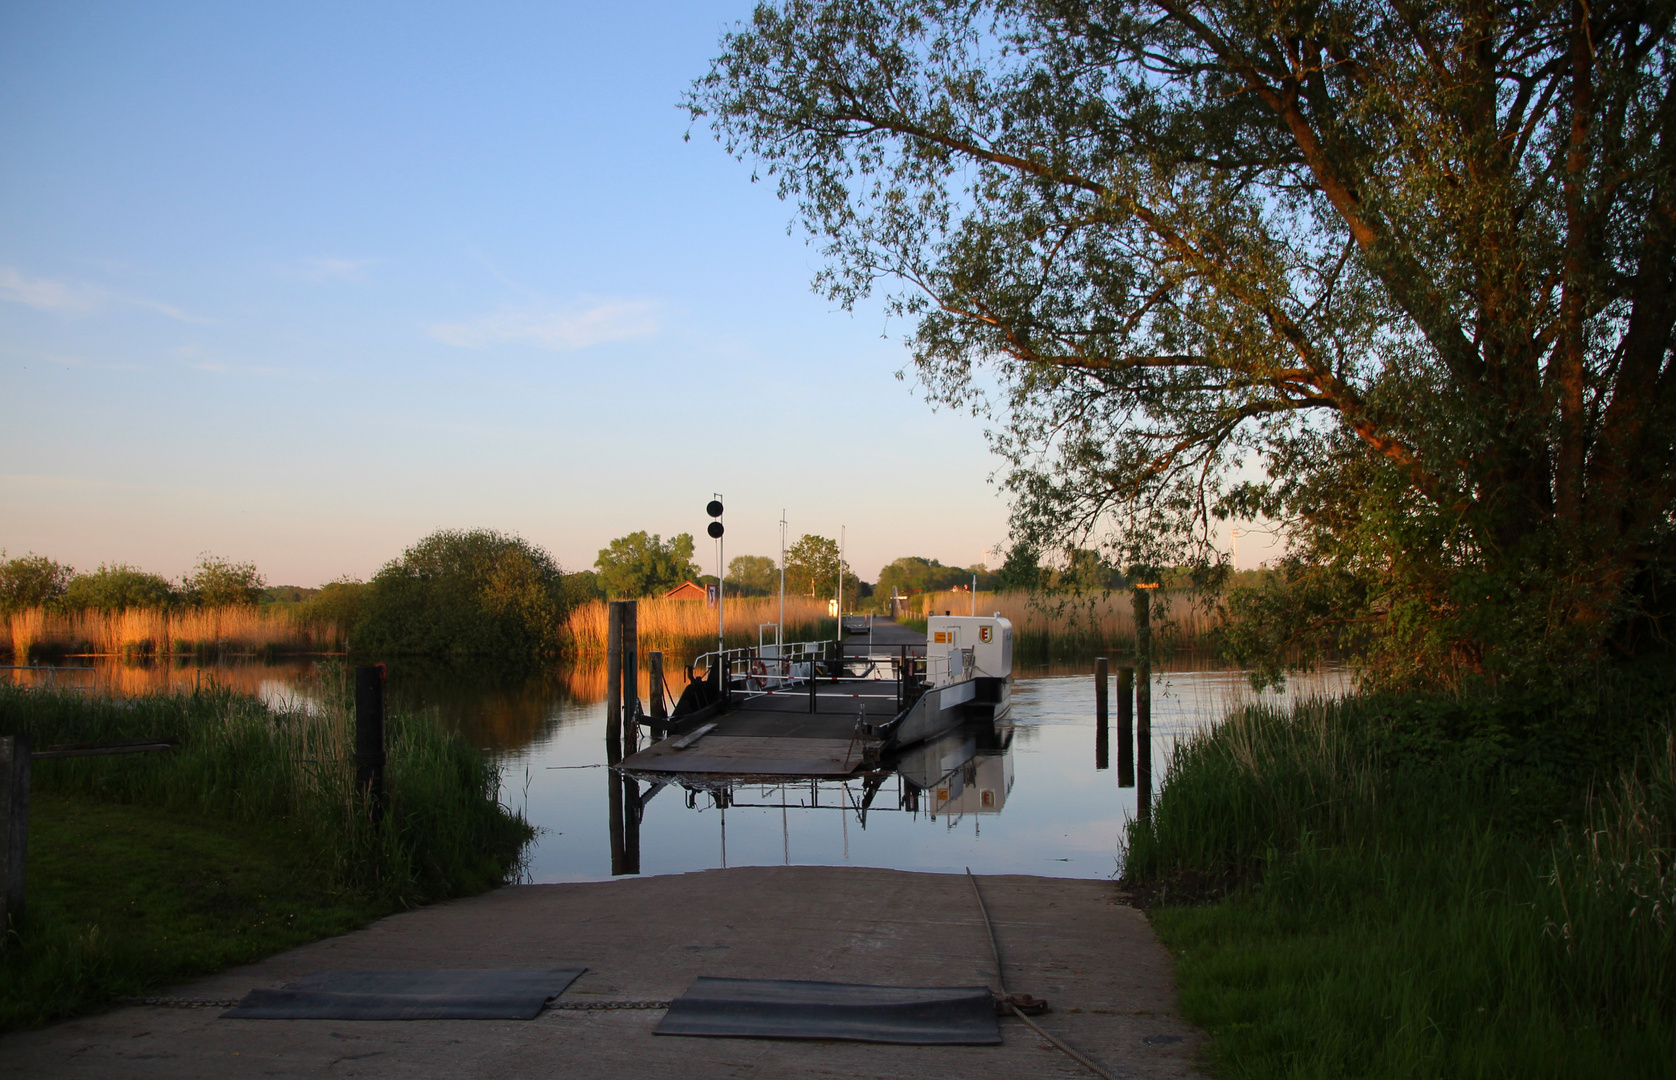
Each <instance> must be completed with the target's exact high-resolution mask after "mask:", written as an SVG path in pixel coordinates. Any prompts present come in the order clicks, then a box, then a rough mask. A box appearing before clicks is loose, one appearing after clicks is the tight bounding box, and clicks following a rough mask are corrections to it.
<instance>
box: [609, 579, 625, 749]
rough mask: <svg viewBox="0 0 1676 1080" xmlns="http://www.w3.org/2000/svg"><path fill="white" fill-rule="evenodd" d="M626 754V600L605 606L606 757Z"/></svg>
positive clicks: (615, 601)
mask: <svg viewBox="0 0 1676 1080" xmlns="http://www.w3.org/2000/svg"><path fill="white" fill-rule="evenodd" d="M622 754H623V602H622V601H621V600H613V601H611V602H610V603H608V604H607V605H606V606H605V760H606V761H607V762H609V763H610V764H612V765H615V764H617V762H619V761H621V760H622Z"/></svg>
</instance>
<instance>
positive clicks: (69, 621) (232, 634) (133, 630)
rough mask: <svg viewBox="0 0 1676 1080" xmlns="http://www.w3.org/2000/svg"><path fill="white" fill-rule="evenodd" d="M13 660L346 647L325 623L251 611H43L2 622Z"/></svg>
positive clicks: (16, 614)
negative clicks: (49, 655)
mask: <svg viewBox="0 0 1676 1080" xmlns="http://www.w3.org/2000/svg"><path fill="white" fill-rule="evenodd" d="M7 623H8V626H7V629H8V633H7V635H6V637H5V638H4V639H0V644H9V645H10V647H11V654H12V657H13V659H14V660H16V661H19V662H21V661H23V660H25V659H26V658H28V657H29V656H30V655H32V654H34V653H39V652H60V653H81V654H93V655H103V656H120V655H134V654H139V655H154V654H166V653H202V652H337V651H341V650H342V648H343V645H344V642H345V640H346V635H345V633H344V631H343V629H342V628H341V627H339V626H337V625H335V624H333V623H330V622H324V621H320V620H315V619H309V618H307V617H306V616H303V615H301V614H299V613H297V612H292V611H288V610H283V609H278V610H276V609H267V610H264V609H261V608H255V607H247V606H239V607H215V608H189V609H185V610H181V611H164V610H160V609H156V608H128V609H126V610H124V611H111V612H105V611H96V610H92V609H89V610H85V611H68V612H59V611H49V610H47V609H45V608H38V607H37V608H25V609H24V610H22V611H16V612H13V613H12V614H11V615H10V616H9V618H8V619H7Z"/></svg>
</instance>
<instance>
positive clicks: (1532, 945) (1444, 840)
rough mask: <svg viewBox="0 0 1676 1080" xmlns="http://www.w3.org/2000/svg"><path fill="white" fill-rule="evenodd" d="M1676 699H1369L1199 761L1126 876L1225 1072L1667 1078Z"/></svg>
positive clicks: (1653, 693)
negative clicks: (1672, 710) (1671, 704)
mask: <svg viewBox="0 0 1676 1080" xmlns="http://www.w3.org/2000/svg"><path fill="white" fill-rule="evenodd" d="M1668 700H1669V698H1668V688H1662V689H1660V688H1656V687H1655V688H1651V689H1650V688H1649V686H1648V685H1647V684H1646V683H1642V684H1640V685H1639V686H1632V685H1629V684H1628V683H1626V682H1623V681H1618V682H1614V683H1613V684H1612V685H1611V689H1610V691H1609V692H1599V691H1598V690H1597V691H1594V692H1591V693H1589V694H1573V695H1570V696H1568V697H1567V698H1565V699H1564V700H1561V701H1558V703H1556V701H1555V700H1549V701H1546V702H1509V701H1496V700H1490V699H1482V700H1442V699H1427V698H1408V699H1389V698H1357V699H1352V700H1348V701H1345V702H1340V703H1331V704H1328V703H1319V702H1317V703H1311V704H1308V705H1305V706H1302V707H1300V708H1298V709H1297V710H1296V711H1294V712H1292V713H1290V714H1281V713H1275V712H1269V711H1263V710H1250V711H1246V712H1243V713H1240V714H1237V715H1236V716H1234V717H1232V718H1230V720H1229V721H1228V722H1226V723H1225V724H1223V725H1221V726H1220V727H1219V728H1217V729H1216V730H1215V731H1213V732H1211V733H1209V734H1207V735H1205V736H1204V737H1202V738H1199V739H1197V740H1194V741H1192V742H1190V743H1187V744H1185V745H1183V746H1182V747H1180V748H1179V749H1178V751H1177V753H1176V755H1175V757H1174V759H1173V761H1172V762H1171V765H1170V770H1169V774H1168V777H1167V780H1166V783H1165V786H1164V788H1163V790H1162V793H1161V796H1160V800H1159V804H1158V807H1157V812H1156V813H1155V815H1154V818H1153V821H1152V823H1151V824H1149V825H1143V824H1139V823H1137V824H1136V825H1134V826H1133V827H1132V828H1131V830H1130V862H1129V866H1128V871H1127V872H1128V876H1129V880H1130V884H1131V885H1132V886H1133V887H1134V888H1135V889H1136V890H1137V891H1138V892H1139V894H1140V895H1142V896H1143V897H1144V898H1146V899H1147V900H1148V901H1149V904H1150V907H1151V910H1150V916H1151V918H1152V921H1153V924H1154V925H1155V926H1156V927H1157V928H1158V931H1159V933H1160V935H1161V936H1162V937H1163V939H1164V941H1165V943H1166V945H1167V946H1168V947H1169V948H1170V949H1171V950H1172V952H1173V953H1174V955H1175V956H1176V958H1177V962H1178V970H1179V974H1180V982H1181V987H1182V1002H1183V1007H1184V1009H1185V1011H1186V1013H1187V1015H1188V1016H1189V1017H1190V1018H1191V1019H1193V1020H1194V1021H1195V1022H1197V1023H1199V1024H1202V1025H1203V1026H1204V1027H1206V1028H1207V1029H1208V1030H1209V1031H1210V1033H1211V1035H1212V1051H1211V1053H1212V1065H1213V1067H1214V1068H1215V1070H1216V1071H1217V1072H1218V1073H1219V1074H1220V1075H1223V1076H1228V1077H1282V1076H1284V1077H1386V1076H1389V1077H1451V1078H1453V1077H1501V1076H1506V1077H1589V1076H1602V1077H1604V1076H1615V1077H1623V1076H1662V1075H1667V1072H1666V1070H1668V1068H1669V1062H1670V1060H1671V1059H1672V1056H1673V1055H1676V918H1673V916H1676V874H1672V855H1673V852H1676V741H1673V740H1672V737H1671V735H1670V730H1669V727H1668V724H1669V720H1670V717H1669V715H1668V707H1667V706H1666V705H1664V704H1663V702H1664V701H1668ZM1207 899H1213V900H1214V901H1215V902H1213V903H1209V904H1204V903H1203V901H1205V900H1207Z"/></svg>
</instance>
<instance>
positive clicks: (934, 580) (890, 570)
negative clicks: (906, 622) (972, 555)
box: [875, 555, 997, 596]
mask: <svg viewBox="0 0 1676 1080" xmlns="http://www.w3.org/2000/svg"><path fill="white" fill-rule="evenodd" d="M974 574H976V575H977V578H978V588H980V589H993V588H995V584H996V580H997V579H996V576H995V575H994V574H991V573H990V572H989V571H988V570H987V569H986V568H984V567H983V566H982V565H972V566H968V567H966V568H965V569H964V570H962V569H961V568H960V567H958V566H944V565H943V564H942V563H940V562H938V561H937V560H936V559H927V558H925V557H924V556H922V555H905V556H903V557H902V558H900V559H896V560H894V561H892V562H891V563H890V564H889V565H887V566H885V567H884V568H883V569H881V570H880V571H879V583H878V585H876V586H875V588H876V589H877V590H878V592H879V593H880V595H883V596H889V595H890V592H891V590H892V589H895V590H896V591H897V592H898V593H899V594H901V595H903V596H908V595H910V594H912V593H916V592H933V591H935V590H938V589H958V588H964V587H969V586H970V585H971V584H972V576H973V575H974Z"/></svg>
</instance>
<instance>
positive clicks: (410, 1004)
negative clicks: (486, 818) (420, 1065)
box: [221, 968, 587, 1020]
mask: <svg viewBox="0 0 1676 1080" xmlns="http://www.w3.org/2000/svg"><path fill="white" fill-rule="evenodd" d="M586 970H587V968H538V969H530V968H468V969H439V970H432V971H319V972H316V973H315V974H313V975H310V976H308V977H307V978H306V979H299V980H297V981H296V982H294V983H287V984H286V985H285V986H284V987H282V988H281V989H278V990H252V991H251V992H250V993H248V994H246V995H245V996H244V1000H242V1001H240V1002H239V1003H238V1005H237V1006H235V1007H234V1008H232V1009H230V1010H228V1011H227V1012H224V1013H222V1014H221V1016H222V1018H223V1019H230V1020H534V1019H535V1018H536V1016H537V1015H539V1014H540V1012H541V1010H542V1007H543V1006H545V1005H546V1004H547V1000H548V999H549V998H554V997H557V996H558V995H560V994H562V993H564V991H565V987H567V986H569V985H570V984H571V983H572V982H574V981H575V980H576V977H577V976H578V975H580V974H582V972H584V971H586Z"/></svg>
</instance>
